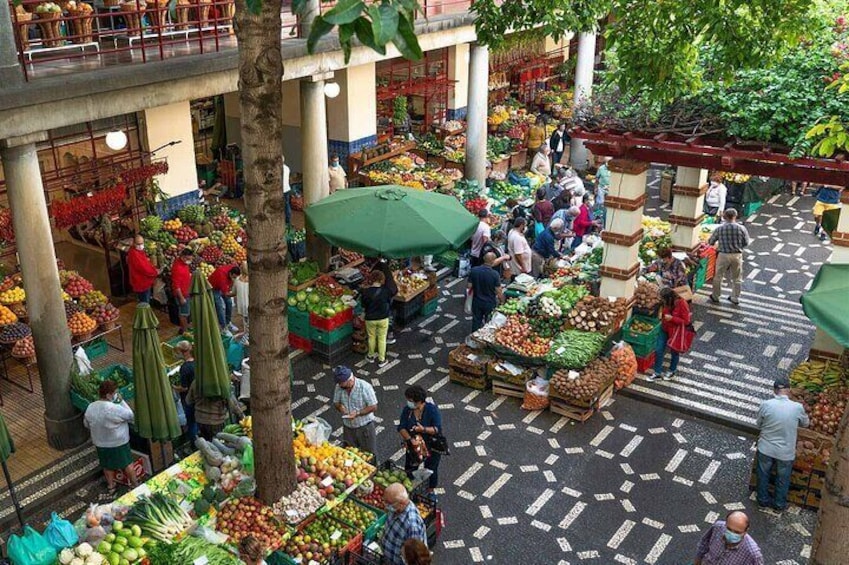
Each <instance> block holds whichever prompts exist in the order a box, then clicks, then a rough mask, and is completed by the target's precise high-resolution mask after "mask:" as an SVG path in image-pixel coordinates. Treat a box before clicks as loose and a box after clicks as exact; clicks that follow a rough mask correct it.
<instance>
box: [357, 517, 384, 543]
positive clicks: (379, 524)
mask: <svg viewBox="0 0 849 565" xmlns="http://www.w3.org/2000/svg"><path fill="white" fill-rule="evenodd" d="M385 526H386V514H381V515H380V517H379V518H378V519H377V520H376V521H375V522H374V523H373V524H372V525H370V526H369V527H368V528H366V532H365V534H364V535H363V540H364V541H366V542H369V541H373V540H376V539H377V536H379V535H380V532H381V530H383V528H384V527H385Z"/></svg>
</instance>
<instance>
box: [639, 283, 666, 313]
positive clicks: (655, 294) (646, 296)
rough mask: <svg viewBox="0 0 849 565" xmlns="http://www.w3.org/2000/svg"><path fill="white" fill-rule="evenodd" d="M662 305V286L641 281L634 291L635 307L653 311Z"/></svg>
mask: <svg viewBox="0 0 849 565" xmlns="http://www.w3.org/2000/svg"><path fill="white" fill-rule="evenodd" d="M659 305H660V287H659V286H657V285H656V284H655V283H652V282H648V281H640V282H639V283H637V289H636V290H635V291H634V307H635V308H639V309H641V310H648V311H652V310H654V309H655V308H657V307H658V306H659Z"/></svg>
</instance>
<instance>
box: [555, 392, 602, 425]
mask: <svg viewBox="0 0 849 565" xmlns="http://www.w3.org/2000/svg"><path fill="white" fill-rule="evenodd" d="M550 401H551V402H550V404H549V405H548V409H549V410H550V411H551V412H553V413H554V414H559V415H560V416H565V417H566V418H569V419H570V420H576V421H578V422H586V421H587V420H589V419H590V418H591V417H592V415H593V414H594V413H595V410H594V409H593V408H582V407H579V406H572V405H571V404H568V403H566V402H564V401H562V400H560V399H559V398H551V397H550Z"/></svg>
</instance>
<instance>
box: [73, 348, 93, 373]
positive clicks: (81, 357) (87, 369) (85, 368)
mask: <svg viewBox="0 0 849 565" xmlns="http://www.w3.org/2000/svg"><path fill="white" fill-rule="evenodd" d="M74 361H76V363H77V371H79V373H80V375H81V376H83V377H84V376H86V375H90V374H91V372H92V368H91V361H90V360H89V358H88V355H87V354H86V352H85V349H83V348H82V347H78V348H77V350H76V351H75V352H74Z"/></svg>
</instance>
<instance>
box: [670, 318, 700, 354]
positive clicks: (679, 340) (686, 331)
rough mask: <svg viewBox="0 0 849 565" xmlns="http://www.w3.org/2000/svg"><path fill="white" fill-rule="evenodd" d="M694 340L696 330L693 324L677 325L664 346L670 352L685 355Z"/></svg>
mask: <svg viewBox="0 0 849 565" xmlns="http://www.w3.org/2000/svg"><path fill="white" fill-rule="evenodd" d="M694 339H696V328H695V327H694V326H693V324H686V325H677V326H675V329H674V330H672V335H671V336H669V339H668V340H667V342H666V344H667V345H668V346H669V348H670V349H671V350H672V351H677V352H678V353H687V352H688V351H689V350H690V347H691V346H692V345H693V340H694Z"/></svg>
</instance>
